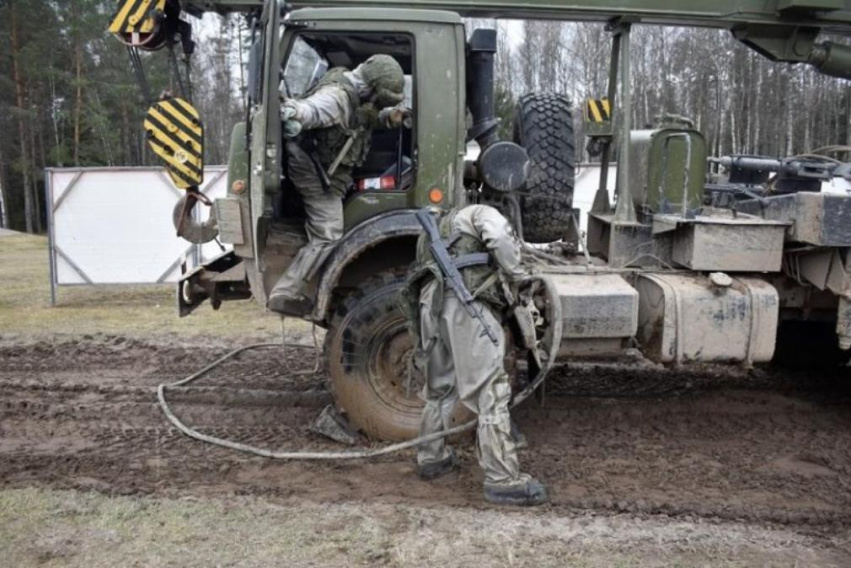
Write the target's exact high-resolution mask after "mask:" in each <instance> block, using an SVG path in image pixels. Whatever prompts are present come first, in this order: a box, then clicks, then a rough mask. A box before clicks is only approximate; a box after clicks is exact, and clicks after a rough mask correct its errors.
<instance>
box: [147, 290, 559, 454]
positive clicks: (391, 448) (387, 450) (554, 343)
mask: <svg viewBox="0 0 851 568" xmlns="http://www.w3.org/2000/svg"><path fill="white" fill-rule="evenodd" d="M540 281H541V282H542V283H543V284H544V286H545V287H546V290H547V295H548V304H549V305H548V308H549V312H548V314H547V315H548V320H549V321H550V328H549V330H548V335H550V341H549V345H548V346H547V347H548V350H547V352H546V354H545V355H546V361H543V366H542V368H541V369H540V370H539V371H538V374H537V375H536V376H535V379H534V380H533V381H532V382H531V383H529V384H528V385H527V386H526V387H525V388H524V389H523V390H522V391H520V392H519V393H518V394H517V395H516V396H515V397H514V398H513V400H512V401H511V405H510V407H509V408H514V407H516V406H517V405H518V404H520V403H521V402H523V401H524V400H526V399H527V398H529V396H531V395H532V393H533V392H535V390H537V389H538V387H540V386H541V385H542V384H543V383H544V379H545V378H546V376H547V374H548V373H549V371H550V369H551V368H552V366H553V363H554V362H555V358H556V353H557V351H558V348H559V345H560V343H561V329H562V317H561V316H562V314H561V302H559V301H558V293H557V292H556V291H555V286H554V284H553V283H552V282H551V281H550V280H548V279H541V280H540ZM282 345H283V344H282V343H254V344H252V345H246V346H244V347H240V348H238V349H234V350H233V351H231V352H229V353H227V354H225V355H223V356H222V357H219V358H218V359H216V360H215V361H213V362H212V363H210V364H209V365H207V366H206V367H204V368H203V369H201V370H200V371H197V372H195V373H193V374H191V375H189V376H188V377H186V378H184V379H181V380H179V381H177V382H174V383H163V384H161V385H159V386H158V387H157V399H158V401H159V405H160V408H161V409H162V411H163V413H164V414H165V416H166V418H167V419H168V421H169V422H171V424H172V425H173V426H174V427H175V428H177V429H178V430H179V431H180V432H182V433H183V434H185V435H187V436H189V437H190V438H194V439H196V440H200V441H202V442H207V443H208V444H214V445H216V446H221V447H224V448H229V449H231V450H237V451H240V452H246V453H249V454H254V455H257V456H262V457H266V458H272V459H283V460H343V459H364V458H374V457H378V456H383V455H387V454H392V453H395V452H399V451H402V450H407V449H409V448H413V447H416V446H418V445H420V444H423V443H426V442H432V441H434V440H439V439H440V438H445V437H447V436H453V435H455V434H460V433H462V432H466V431H467V430H471V429H472V428H474V427H475V426H476V424H477V423H478V418H474V419H473V420H470V421H469V422H466V423H464V424H461V425H460V426H455V427H454V428H449V429H448V430H444V431H442V432H435V433H434V434H429V435H427V436H420V437H418V438H414V439H412V440H408V441H406V442H398V443H396V444H390V445H388V446H384V447H381V448H375V449H369V450H347V451H342V452H319V451H315V452H311V451H274V450H267V449H264V448H257V447H255V446H249V445H247V444H242V443H239V442H234V441H232V440H226V439H224V438H218V437H216V436H209V435H207V434H202V433H201V432H199V431H197V430H195V429H194V428H191V427H189V426H187V425H186V424H184V423H183V422H182V421H181V420H180V419H179V418H178V417H177V416H176V415H175V414H174V413H173V412H172V410H171V408H170V407H169V405H168V402H167V401H166V398H165V391H166V390H167V389H169V388H180V387H186V386H187V385H189V384H190V383H192V382H194V381H197V380H198V379H200V378H202V377H203V376H204V375H206V374H207V373H209V372H210V371H212V370H213V369H215V368H216V367H218V366H219V365H221V364H222V363H224V362H225V361H227V360H229V359H232V358H233V357H235V356H236V355H239V354H240V353H243V352H245V351H249V350H254V349H269V348H281V347H282ZM289 347H297V348H302V349H309V348H310V346H308V345H299V344H289Z"/></svg>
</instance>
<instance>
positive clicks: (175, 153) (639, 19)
mask: <svg viewBox="0 0 851 568" xmlns="http://www.w3.org/2000/svg"><path fill="white" fill-rule="evenodd" d="M207 11H212V12H218V13H221V14H228V13H236V12H238V13H242V14H244V15H245V16H246V17H247V19H248V21H249V23H250V27H251V29H252V30H253V31H252V43H251V48H250V57H249V63H248V77H249V80H248V111H247V116H246V119H245V121H244V122H242V123H240V124H237V125H236V127H235V128H234V131H233V135H232V139H231V147H230V157H229V163H228V195H227V197H225V198H223V199H218V200H216V202H215V203H214V204H212V208H213V212H214V216H213V220H212V221H210V222H207V223H205V224H199V223H197V222H194V221H192V217H191V214H190V212H191V210H192V207H193V206H194V204H195V202H196V201H198V200H203V196H202V195H201V194H200V193H199V192H198V190H197V187H198V186H199V185H200V183H201V177H202V171H203V125H202V120H201V118H202V117H200V116H199V115H198V113H197V111H195V110H194V108H193V107H192V106H191V100H190V97H189V94H188V92H187V90H186V88H185V87H187V86H188V80H187V79H188V78H187V77H186V76H185V73H184V74H181V70H180V66H179V64H178V58H177V55H176V54H175V47H179V48H182V49H183V51H184V53H185V54H186V55H187V56H188V55H189V54H191V51H192V47H193V43H192V39H191V37H190V30H191V26H189V25H188V24H187V23H186V22H185V21H184V20H183V18H184V14H188V15H194V16H197V15H200V14H201V13H203V12H207ZM462 17H488V18H492V17H496V18H521V19H526V18H528V19H535V18H538V19H561V20H577V21H597V22H602V23H604V24H605V25H606V26H607V29H608V30H609V31H610V32H611V40H612V52H611V53H612V55H611V66H610V69H609V84H608V92H607V93H600V94H599V98H598V99H595V100H591V101H587V102H584V103H582V105H581V106H582V107H583V114H584V115H585V120H586V121H587V130H588V132H589V138H590V139H589V148H590V149H591V150H593V152H594V153H595V154H599V155H600V160H601V169H600V171H601V176H600V177H601V179H600V186H599V188H600V189H599V190H598V191H597V194H596V198H595V201H594V205H593V207H592V208H591V210H590V211H589V212H587V216H588V232H587V239H586V240H585V242H579V241H580V239H579V236H578V235H579V232H578V230H577V227H578V222H577V217H576V212H575V210H574V209H573V204H572V197H573V184H574V166H575V150H574V148H575V145H576V141H575V140H574V126H573V113H574V108H573V105H572V103H571V101H569V100H568V99H567V98H566V97H565V96H564V95H563V94H560V93H530V94H526V95H524V96H523V97H522V98H520V99H519V102H518V104H517V109H516V114H515V120H514V125H513V128H514V137H513V140H511V141H500V140H499V137H498V136H497V126H498V119H497V118H495V116H494V86H493V77H494V67H493V65H494V54H495V51H496V34H495V32H494V31H493V30H486V29H481V30H474V31H472V33H470V34H469V35H468V33H467V30H465V25H464V21H463V19H462ZM635 24H651V25H663V26H702V27H713V28H720V29H727V30H729V31H730V33H731V34H732V35H733V36H734V37H735V38H736V39H737V40H738V41H740V42H742V43H744V44H745V45H747V46H748V47H750V48H752V49H754V50H756V51H757V52H759V53H760V54H762V55H764V56H765V57H767V58H769V59H771V60H774V61H777V62H782V63H788V64H806V65H811V66H814V67H815V68H817V69H818V70H819V71H820V72H822V73H825V74H828V75H832V76H835V77H838V78H840V79H838V80H847V79H849V78H851V47H848V46H847V45H843V44H841V43H834V42H831V41H825V40H823V37H824V35H826V34H831V35H834V36H835V35H844V36H849V35H851V0H715V1H714V2H703V3H700V2H691V1H687V0H466V1H463V0H462V1H453V2H450V1H448V0H295V1H293V2H284V1H283V0H265V1H261V0H231V1H215V0H127V1H124V2H121V3H120V4H119V8H118V11H117V13H116V16H115V19H114V20H113V23H112V26H111V30H112V31H113V32H114V33H115V34H116V35H117V36H118V37H119V38H120V39H121V40H122V41H123V42H125V43H126V44H127V46H128V50H129V52H130V54H131V59H132V61H133V65H134V69H136V71H137V77H138V78H139V80H140V82H141V83H142V85H143V86H144V85H145V84H146V82H145V79H144V77H145V76H144V72H143V68H142V67H143V63H144V59H143V57H142V56H141V55H140V53H139V52H140V51H143V50H157V49H160V48H167V49H168V51H169V53H170V60H171V62H172V69H173V72H174V73H175V74H176V76H177V77H178V78H180V81H179V84H181V85H183V87H182V88H181V92H180V93H175V94H169V95H167V96H165V97H163V98H161V99H157V100H152V107H151V110H150V111H149V113H148V116H147V119H146V126H145V127H146V130H147V131H148V135H149V139H150V142H151V145H152V148H153V149H154V151H155V152H156V153H157V154H158V155H160V156H161V157H162V158H163V159H164V160H165V164H166V167H167V170H168V172H169V173H170V174H171V175H172V179H173V180H174V181H175V184H176V185H178V187H182V188H184V189H186V190H187V196H186V198H185V199H184V200H183V201H182V202H181V203H180V204H179V205H178V208H177V209H176V210H175V211H174V218H175V224H176V226H177V228H178V233H179V234H182V235H183V236H185V237H186V238H188V239H190V240H192V241H193V242H203V241H205V240H211V239H212V238H215V237H218V238H219V239H220V240H221V242H223V243H227V244H230V245H232V247H233V249H232V251H230V252H227V253H226V254H223V255H222V256H220V257H219V258H216V259H215V260H213V261H212V262H210V263H208V264H207V265H205V266H203V267H199V268H197V269H195V270H192V271H190V272H188V273H186V274H184V275H183V277H182V279H181V281H180V283H179V287H178V299H179V310H180V315H186V314H189V313H190V312H191V311H192V310H194V309H195V308H196V307H197V306H198V305H199V304H201V303H202V302H204V301H205V300H209V301H210V302H211V304H212V305H213V307H214V308H218V307H219V305H220V304H221V302H223V301H228V300H239V299H247V298H249V297H254V298H255V299H256V300H257V301H258V302H260V303H263V304H265V301H266V296H267V293H268V292H269V290H270V289H271V286H272V285H273V284H274V283H275V281H276V280H277V279H278V277H279V276H280V275H281V273H282V271H283V270H284V269H285V268H286V267H287V265H288V263H289V262H290V260H291V259H292V258H293V256H294V255H295V253H296V252H297V251H298V249H299V248H300V247H301V246H302V245H303V244H304V243H305V242H306V238H305V234H304V229H303V220H304V212H303V210H302V208H301V205H300V203H299V201H298V199H297V198H296V197H295V196H296V192H294V191H293V188H292V187H291V185H290V184H289V182H288V180H287V179H286V177H285V175H284V172H285V171H286V169H285V168H284V167H283V165H282V161H283V160H284V159H285V152H284V146H283V138H282V132H281V123H280V117H279V108H280V104H281V101H282V96H286V97H298V96H299V95H301V94H302V93H305V92H306V91H307V90H308V89H309V87H310V86H311V85H312V84H313V82H314V81H316V80H317V79H318V77H320V76H321V75H322V73H323V72H324V71H325V70H326V69H328V68H330V67H335V66H346V67H349V68H352V67H354V66H356V65H357V64H359V63H360V62H363V61H364V60H366V59H367V58H368V57H369V56H371V55H373V54H377V53H385V54H389V55H392V56H393V57H394V58H396V60H397V61H399V62H400V63H401V65H402V67H403V69H404V72H405V74H406V79H407V83H408V87H409V88H408V96H407V99H408V100H407V104H408V105H409V106H410V107H411V108H412V110H413V125H412V128H410V129H400V130H399V131H395V130H394V131H376V132H375V133H374V135H373V136H374V137H373V140H372V150H371V152H370V154H369V157H368V159H367V161H366V163H365V164H364V165H363V166H362V167H361V168H359V169H358V170H357V171H356V172H355V183H354V184H353V186H352V187H351V188H350V190H349V192H348V194H347V195H346V197H345V227H346V230H345V236H344V237H343V238H342V240H340V241H339V243H338V244H337V245H336V246H335V248H334V249H333V251H332V252H331V253H330V254H329V255H328V257H327V258H326V260H325V261H324V264H323V266H322V267H321V269H320V270H317V271H316V273H315V274H314V275H313V277H312V280H311V282H310V287H311V295H312V298H311V300H312V302H311V305H310V306H309V307H307V308H306V309H304V310H302V311H300V312H295V311H294V312H293V316H296V317H301V318H303V319H305V320H308V321H310V322H314V323H315V324H317V325H319V326H321V327H323V328H325V329H326V330H327V333H326V340H325V349H324V357H325V368H326V371H327V374H328V376H329V378H330V381H331V387H332V391H333V393H334V395H335V397H336V401H337V404H338V405H339V407H340V408H341V409H342V410H344V411H345V412H346V414H347V415H348V417H349V419H350V420H351V421H352V422H353V423H354V424H355V425H356V426H357V427H359V428H361V429H362V430H363V431H364V432H365V433H366V434H367V435H369V436H370V437H373V438H375V439H388V440H404V439H408V438H411V437H413V436H415V435H416V433H417V430H418V426H419V418H420V409H421V405H422V402H421V401H420V400H419V398H418V391H419V385H420V382H421V380H422V379H421V378H419V377H417V376H416V373H415V372H413V371H412V370H411V367H410V364H409V360H410V353H411V350H412V345H411V340H410V338H409V336H408V333H407V329H406V322H405V320H404V318H403V316H402V314H401V312H400V311H399V310H398V309H397V295H398V293H399V290H400V288H401V286H402V284H403V277H404V273H405V270H406V268H407V267H408V266H409V264H410V263H411V261H412V260H413V259H414V254H415V243H416V241H417V238H418V237H419V235H420V233H421V227H420V225H419V223H418V222H417V220H416V217H415V214H416V212H417V210H419V209H420V208H422V207H424V206H436V207H441V208H449V207H453V206H456V205H459V204H464V203H469V202H475V201H479V200H481V199H483V198H482V195H483V194H482V192H480V191H479V190H480V189H481V188H482V187H483V186H488V187H489V188H491V189H496V190H500V189H502V190H504V189H506V187H507V186H508V185H511V184H512V183H513V181H512V180H514V181H516V180H517V179H518V176H522V179H523V180H524V182H525V183H524V184H523V186H522V187H521V191H519V192H517V193H512V194H508V193H503V194H502V195H506V196H507V197H505V199H507V200H509V203H508V204H509V205H510V207H511V211H512V212H513V213H512V217H513V220H514V222H515V225H516V226H517V227H518V229H519V230H520V231H521V232H522V235H523V236H524V238H525V241H526V242H527V243H552V242H554V241H558V242H560V244H559V245H558V246H549V247H543V245H535V244H530V245H528V246H527V252H528V255H529V257H530V258H532V259H533V260H534V261H535V262H536V263H537V265H538V266H537V267H538V270H540V271H541V272H543V273H546V274H548V275H549V276H550V277H551V279H552V282H553V283H554V285H555V289H556V290H557V294H558V298H559V300H558V301H559V302H560V305H561V310H560V311H561V325H560V327H561V334H560V347H559V350H558V352H559V357H560V358H565V359H576V358H588V357H590V358H606V357H611V356H614V355H617V354H619V353H622V352H623V351H624V350H625V349H628V348H634V347H638V348H639V349H640V350H641V352H642V353H643V354H644V355H645V356H646V357H647V358H649V359H651V360H655V361H658V362H661V363H671V364H689V363H704V362H712V363H731V364H744V365H752V364H758V363H766V362H769V361H771V360H772V358H773V356H774V354H775V351H776V347H775V346H776V345H777V344H778V341H779V342H780V344H781V345H784V346H786V345H788V346H791V347H784V348H783V349H782V351H783V355H785V356H790V355H791V356H792V357H793V358H794V357H801V358H803V357H810V358H815V359H816V360H818V361H821V362H826V361H830V362H831V363H837V364H838V363H845V362H847V361H848V358H849V353H851V351H849V347H851V255H849V254H848V251H849V247H851V195H847V194H845V193H842V192H840V193H827V192H822V191H820V190H819V189H818V188H817V187H813V185H812V183H809V184H808V183H792V182H788V180H789V179H792V181H793V182H794V180H795V179H798V180H800V179H803V180H805V181H806V180H809V181H812V179H813V178H812V175H813V171H812V169H809V170H808V169H807V167H804V166H801V165H800V164H798V165H797V166H796V165H794V164H785V165H784V164H779V163H771V164H769V163H768V162H770V160H767V161H766V160H763V161H761V162H760V161H759V160H757V162H756V163H754V162H753V159H752V160H751V162H748V160H747V159H744V158H742V157H727V158H725V159H721V160H720V163H721V165H723V164H726V165H727V166H728V167H729V169H730V171H731V172H732V171H733V170H735V172H736V173H735V174H733V175H732V179H723V180H721V179H718V178H717V176H716V178H714V179H710V181H711V183H709V184H707V172H708V156H707V145H706V142H705V140H704V138H703V136H702V135H701V133H700V132H698V131H696V130H695V129H694V127H693V126H692V124H691V123H690V122H689V121H688V120H683V119H682V118H679V117H673V116H669V117H666V118H664V119H662V120H661V121H660V122H659V123H658V124H657V125H655V126H654V127H652V128H648V129H634V128H633V125H632V121H631V113H630V112H629V110H630V108H631V105H632V98H631V70H630V38H631V29H632V26H633V25H635ZM149 98H150V97H149ZM473 141H474V142H476V143H477V144H478V146H479V148H480V152H479V154H478V156H477V158H475V159H474V160H473V159H469V158H468V153H467V147H468V143H470V142H473ZM518 150H520V152H519V153H518ZM615 150H617V157H618V160H617V192H616V199H615V203H614V204H613V203H611V200H610V198H609V194H608V192H607V189H606V188H607V184H608V180H607V173H608V169H609V168H608V164H609V163H610V162H611V161H612V156H613V155H615V154H614V151H615ZM736 164H738V165H736ZM796 168H797V169H796ZM816 169H818V168H816ZM831 171H832V172H833V173H832V174H831V175H834V174H835V175H838V176H845V177H846V178H848V177H849V172H848V168H847V167H846V168H844V169H842V168H835V169H834V170H831ZM743 172H744V173H743ZM747 172H751V174H753V175H751V176H750V177H749V176H747V175H745V174H746V173H747ZM765 172H769V173H768V175H769V176H770V175H771V172H778V173H776V174H775V177H776V176H780V175H781V173H782V175H783V176H784V179H786V180H787V182H788V183H785V185H784V184H779V183H774V178H771V179H769V178H768V177H762V178H760V176H764V174H765ZM836 172H838V173H836ZM818 175H822V176H824V175H825V174H824V169H822V170H820V173H819V174H818ZM737 176H739V177H737ZM742 176H744V177H746V178H748V180H749V182H748V183H744V182H742V181H741V177H742ZM487 193H488V194H493V192H487ZM511 196H514V197H511ZM802 341H803V342H805V344H806V345H805V346H804V345H803V344H802V343H801V342H802Z"/></svg>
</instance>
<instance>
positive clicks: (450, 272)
mask: <svg viewBox="0 0 851 568" xmlns="http://www.w3.org/2000/svg"><path fill="white" fill-rule="evenodd" d="M417 221H419V222H420V225H422V226H423V229H424V230H425V232H426V235H428V240H429V242H430V244H429V250H430V251H431V254H432V256H433V257H434V260H435V261H436V262H437V266H438V268H440V271H441V272H442V273H443V276H444V278H445V281H446V283H447V284H449V287H450V288H452V291H453V292H455V295H456V296H457V297H458V299H459V300H460V301H461V304H462V305H463V306H464V309H465V310H466V311H467V313H468V314H470V316H472V317H474V318H476V319H477V320H479V322H481V324H482V327H483V328H484V331H485V335H487V336H488V338H489V339H490V340H491V341H492V342H493V344H494V345H497V344H498V343H499V339H498V338H497V336H496V333H494V331H493V330H492V329H491V328H490V326H489V325H488V322H487V320H485V317H484V315H483V314H482V309H481V307H479V306H478V305H477V304H476V303H475V298H473V295H472V294H470V291H469V290H467V286H465V285H464V279H463V277H462V276H461V272H459V271H458V267H457V266H456V265H455V261H454V260H453V258H452V256H451V255H450V254H449V250H447V248H446V245H445V244H444V242H443V239H441V238H440V229H438V228H437V223H436V222H435V220H434V217H432V215H431V213H430V212H429V210H428V208H427V207H425V208H423V209H420V210H419V211H417Z"/></svg>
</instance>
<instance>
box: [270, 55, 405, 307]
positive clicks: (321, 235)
mask: <svg viewBox="0 0 851 568" xmlns="http://www.w3.org/2000/svg"><path fill="white" fill-rule="evenodd" d="M375 61H377V62H378V73H383V75H379V76H376V75H377V73H376V65H374V64H373V63H374V62H375ZM388 77H389V79H388ZM403 91H404V75H403V74H402V69H401V67H400V66H399V64H398V63H397V62H396V61H395V60H394V59H393V58H391V57H389V56H386V55H384V56H380V55H379V56H373V57H371V58H370V59H369V60H367V62H366V63H364V64H363V65H361V66H359V67H358V68H356V69H355V70H354V71H348V70H346V69H344V68H341V67H337V68H334V69H330V70H329V71H328V72H327V73H326V74H325V75H324V76H323V77H322V78H321V79H320V80H319V82H318V83H317V84H316V85H315V86H314V87H312V88H311V89H310V90H309V91H308V92H307V93H306V94H305V96H304V97H303V98H301V99H290V100H288V101H286V102H285V103H284V105H283V106H282V109H281V117H282V120H283V122H284V132H285V136H288V137H289V138H290V139H289V140H288V141H287V143H286V150H287V154H288V156H287V157H288V159H287V164H288V170H287V174H288V175H289V178H290V180H291V181H292V183H293V186H294V187H295V188H296V190H297V191H298V192H299V194H300V195H301V197H302V201H303V202H304V209H305V213H306V216H307V219H306V222H305V229H306V232H307V237H308V244H307V245H306V246H304V247H303V248H302V249H301V250H300V251H299V252H298V254H297V255H296V257H295V258H294V259H293V261H292V263H290V266H289V267H288V268H287V270H286V272H285V273H284V274H283V276H281V278H280V279H279V280H278V282H277V283H276V284H275V286H274V288H273V289H272V291H271V293H270V295H269V304H268V307H269V308H270V309H272V310H275V311H283V309H284V306H283V302H284V301H293V300H295V301H298V300H300V299H302V298H303V296H304V293H303V289H304V286H305V285H306V283H307V282H308V281H309V280H310V278H311V277H312V276H313V274H314V273H315V271H316V270H317V269H318V267H319V265H320V264H321V263H322V261H323V260H324V258H325V256H326V255H327V253H328V252H329V251H330V248H331V246H332V245H333V244H334V242H335V241H337V240H339V239H340V238H341V237H342V236H343V202H342V198H343V196H344V195H345V193H346V190H347V188H348V187H349V185H350V184H351V182H352V170H353V169H354V168H356V167H358V166H360V165H361V164H363V162H364V160H365V159H366V156H367V154H368V153H369V145H370V141H371V136H372V130H373V129H375V128H377V127H385V128H389V127H393V126H398V124H397V119H398V118H399V114H398V113H391V112H389V109H385V107H392V106H393V105H396V104H398V103H400V102H401V101H402V97H403ZM379 109H384V110H380V111H379ZM296 136H298V138H296ZM349 138H352V140H353V143H352V144H351V147H350V148H349V150H348V151H346V153H345V155H344V156H343V157H342V160H341V162H340V163H339V166H338V167H337V169H336V170H335V171H334V172H333V174H332V175H330V176H328V180H327V181H328V184H327V185H328V186H327V188H326V187H325V186H324V185H323V182H322V178H321V177H320V174H319V172H318V171H317V168H319V167H321V168H322V170H323V171H324V172H328V170H329V168H330V166H331V165H332V163H333V162H334V160H335V159H336V158H337V156H338V155H339V154H340V153H341V152H342V150H343V149H344V147H345V145H346V143H347V140H348V139H349Z"/></svg>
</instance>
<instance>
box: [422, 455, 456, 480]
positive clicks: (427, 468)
mask: <svg viewBox="0 0 851 568" xmlns="http://www.w3.org/2000/svg"><path fill="white" fill-rule="evenodd" d="M456 469H458V456H456V455H455V450H450V451H449V455H448V456H446V457H445V458H443V459H442V460H440V461H436V462H429V463H423V464H419V465H418V466H417V475H419V476H420V479H422V480H423V481H431V480H433V479H437V478H438V477H443V476H444V475H446V474H447V473H451V472H453V471H455V470H456Z"/></svg>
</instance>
